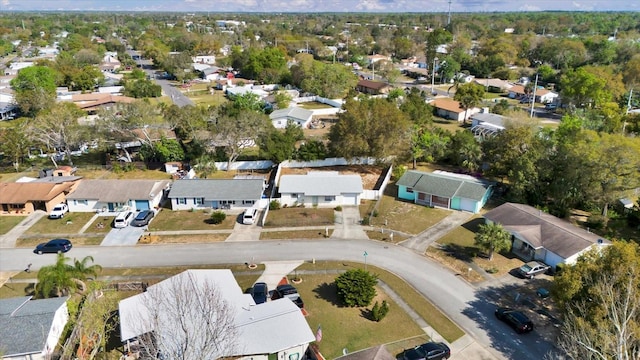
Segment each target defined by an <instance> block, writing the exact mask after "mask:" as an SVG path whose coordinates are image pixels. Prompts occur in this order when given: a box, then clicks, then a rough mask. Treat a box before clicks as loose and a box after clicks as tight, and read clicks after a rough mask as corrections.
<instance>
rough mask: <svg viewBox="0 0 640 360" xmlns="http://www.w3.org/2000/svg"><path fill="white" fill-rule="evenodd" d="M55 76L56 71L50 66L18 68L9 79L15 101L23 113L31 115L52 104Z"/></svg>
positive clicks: (54, 93) (54, 91)
mask: <svg viewBox="0 0 640 360" xmlns="http://www.w3.org/2000/svg"><path fill="white" fill-rule="evenodd" d="M56 77H57V73H56V71H55V70H53V69H52V68H50V67H47V66H30V67H27V68H24V69H22V70H20V71H19V72H18V75H17V76H16V77H15V78H14V79H13V80H11V87H12V88H13V90H14V91H15V100H16V103H17V104H18V106H19V107H20V110H21V111H22V112H23V113H24V114H25V115H27V116H31V117H33V116H35V115H37V114H38V113H39V112H40V111H42V110H44V109H48V108H49V107H51V106H53V104H54V103H55V98H56Z"/></svg>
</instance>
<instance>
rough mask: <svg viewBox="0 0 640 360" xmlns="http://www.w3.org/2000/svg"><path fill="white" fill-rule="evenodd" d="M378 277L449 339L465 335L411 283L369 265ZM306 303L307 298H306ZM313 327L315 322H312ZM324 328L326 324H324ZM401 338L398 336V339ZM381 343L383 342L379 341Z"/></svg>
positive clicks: (346, 265)
mask: <svg viewBox="0 0 640 360" xmlns="http://www.w3.org/2000/svg"><path fill="white" fill-rule="evenodd" d="M353 267H357V268H362V267H363V265H362V264H360V263H356V262H342V261H341V262H338V261H318V262H316V263H315V264H312V263H304V264H302V265H301V266H300V267H298V269H300V270H335V269H339V270H345V271H346V270H348V269H350V268H353ZM367 268H368V269H369V270H371V271H372V272H373V273H375V274H377V275H378V278H379V279H380V280H382V281H384V282H385V283H386V284H387V285H388V286H389V287H390V288H392V289H393V291H395V292H396V293H397V294H398V295H400V296H401V297H402V299H403V300H404V301H405V302H406V303H407V304H409V306H411V308H412V309H413V310H414V311H415V312H416V313H418V315H420V316H421V317H422V318H423V319H424V320H425V321H426V322H427V323H428V324H429V325H430V326H431V327H432V328H433V329H434V330H435V331H437V332H438V333H439V334H440V335H442V336H443V337H444V338H445V339H446V340H447V341H449V342H453V341H455V340H457V339H459V338H460V337H462V336H463V335H464V331H462V329H460V328H459V327H458V326H457V325H456V324H455V323H454V322H453V321H451V320H450V319H449V318H448V317H447V316H446V315H444V314H443V313H442V312H441V311H440V310H439V309H438V308H437V307H436V306H435V305H433V304H432V303H431V302H430V301H429V300H427V299H425V298H424V296H422V295H421V294H420V293H418V292H417V291H416V290H415V289H414V288H413V287H412V286H411V285H409V284H407V283H406V282H405V281H404V280H403V279H401V278H399V277H398V276H396V275H395V274H392V273H390V272H388V271H386V270H383V269H380V268H377V267H375V266H372V265H369V266H368V267H367ZM305 303H306V299H305ZM310 324H311V325H312V327H313V324H312V323H311V322H310ZM323 329H324V325H323ZM398 339H400V338H397V339H396V340H398ZM379 343H381V342H379Z"/></svg>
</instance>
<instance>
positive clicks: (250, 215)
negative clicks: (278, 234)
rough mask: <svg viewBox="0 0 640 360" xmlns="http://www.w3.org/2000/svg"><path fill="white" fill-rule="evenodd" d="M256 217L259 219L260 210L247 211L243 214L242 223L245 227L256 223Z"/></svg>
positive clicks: (251, 209)
mask: <svg viewBox="0 0 640 360" xmlns="http://www.w3.org/2000/svg"><path fill="white" fill-rule="evenodd" d="M256 217H258V209H256V208H250V209H246V210H245V211H244V213H243V214H242V223H243V224H245V225H251V224H253V223H254V222H255V221H256Z"/></svg>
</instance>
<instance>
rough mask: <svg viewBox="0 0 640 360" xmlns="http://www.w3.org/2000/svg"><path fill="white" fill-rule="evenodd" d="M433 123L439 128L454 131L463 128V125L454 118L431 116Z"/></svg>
mask: <svg viewBox="0 0 640 360" xmlns="http://www.w3.org/2000/svg"><path fill="white" fill-rule="evenodd" d="M433 125H434V126H437V127H439V128H441V129H444V130H447V131H450V132H451V133H455V132H456V131H460V130H464V127H462V125H461V124H460V123H459V122H458V121H456V120H447V119H443V118H440V117H434V118H433Z"/></svg>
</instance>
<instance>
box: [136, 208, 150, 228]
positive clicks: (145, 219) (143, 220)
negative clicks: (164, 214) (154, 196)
mask: <svg viewBox="0 0 640 360" xmlns="http://www.w3.org/2000/svg"><path fill="white" fill-rule="evenodd" d="M154 215H155V213H154V212H153V211H152V210H142V211H140V212H139V213H138V215H136V217H135V218H133V220H131V225H132V226H146V225H149V221H151V219H153V216H154Z"/></svg>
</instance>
